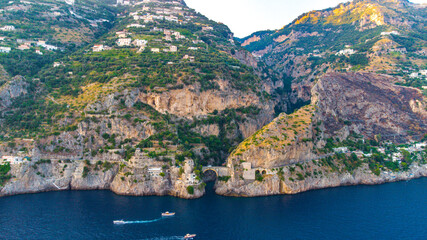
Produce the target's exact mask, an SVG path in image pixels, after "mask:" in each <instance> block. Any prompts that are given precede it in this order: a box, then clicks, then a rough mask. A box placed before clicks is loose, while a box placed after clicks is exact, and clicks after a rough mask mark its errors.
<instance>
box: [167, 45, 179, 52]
mask: <svg viewBox="0 0 427 240" xmlns="http://www.w3.org/2000/svg"><path fill="white" fill-rule="evenodd" d="M169 51H170V52H177V51H178V47H177V46H170V50H169Z"/></svg>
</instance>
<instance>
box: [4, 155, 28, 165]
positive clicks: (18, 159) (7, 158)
mask: <svg viewBox="0 0 427 240" xmlns="http://www.w3.org/2000/svg"><path fill="white" fill-rule="evenodd" d="M2 160H3V162H8V163H10V164H16V163H22V162H23V161H24V159H23V158H22V157H18V156H3V157H2Z"/></svg>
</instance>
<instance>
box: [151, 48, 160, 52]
mask: <svg viewBox="0 0 427 240" xmlns="http://www.w3.org/2000/svg"><path fill="white" fill-rule="evenodd" d="M151 51H152V52H153V53H159V52H160V49H159V48H152V49H151Z"/></svg>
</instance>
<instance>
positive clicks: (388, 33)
mask: <svg viewBox="0 0 427 240" xmlns="http://www.w3.org/2000/svg"><path fill="white" fill-rule="evenodd" d="M389 35H400V33H399V32H398V31H391V32H382V33H381V36H389Z"/></svg>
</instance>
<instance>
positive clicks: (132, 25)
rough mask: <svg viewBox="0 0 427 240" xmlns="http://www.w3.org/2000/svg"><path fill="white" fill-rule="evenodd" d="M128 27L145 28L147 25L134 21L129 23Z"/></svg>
mask: <svg viewBox="0 0 427 240" xmlns="http://www.w3.org/2000/svg"><path fill="white" fill-rule="evenodd" d="M126 28H145V25H141V24H137V23H132V24H129V25H127V26H126Z"/></svg>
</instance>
